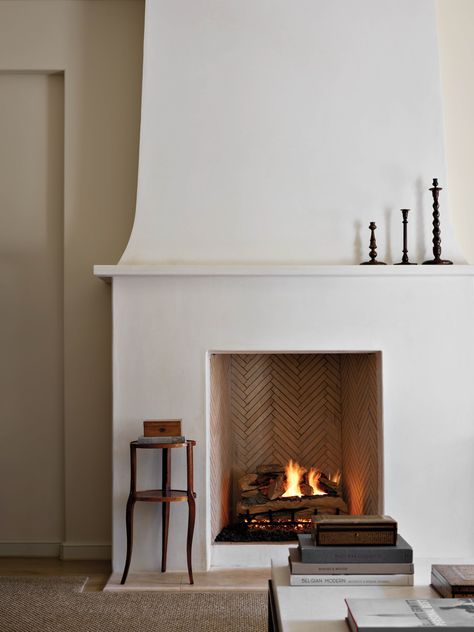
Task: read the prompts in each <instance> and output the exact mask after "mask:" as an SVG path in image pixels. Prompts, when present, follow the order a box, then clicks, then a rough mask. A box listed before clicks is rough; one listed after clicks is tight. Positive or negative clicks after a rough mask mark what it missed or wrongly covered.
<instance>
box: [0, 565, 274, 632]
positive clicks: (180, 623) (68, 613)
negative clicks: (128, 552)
mask: <svg viewBox="0 0 474 632" xmlns="http://www.w3.org/2000/svg"><path fill="white" fill-rule="evenodd" d="M85 581H86V578H85V577H46V578H45V577H41V578H39V577H0V629H1V631H2V632H190V631H196V632H201V631H202V632H241V631H242V632H243V631H246V632H265V630H266V629H267V628H266V621H267V602H266V595H265V594H264V593H258V592H248V593H245V592H213V593H197V592H190V593H166V592H161V593H160V592H143V593H104V592H81V591H82V588H83V586H84V584H85Z"/></svg>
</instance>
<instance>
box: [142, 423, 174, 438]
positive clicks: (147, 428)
mask: <svg viewBox="0 0 474 632" xmlns="http://www.w3.org/2000/svg"><path fill="white" fill-rule="evenodd" d="M143 434H144V435H145V437H179V436H180V435H181V419H168V420H157V421H152V420H147V421H144V422H143Z"/></svg>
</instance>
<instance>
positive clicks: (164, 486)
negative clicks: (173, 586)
mask: <svg viewBox="0 0 474 632" xmlns="http://www.w3.org/2000/svg"><path fill="white" fill-rule="evenodd" d="M195 445H196V442H195V441H193V440H192V439H189V440H188V441H185V442H184V443H160V438H159V437H157V438H156V443H138V442H137V441H132V442H131V443H130V494H129V496H128V500H127V510H126V524H127V558H126V561H125V569H124V571H123V575H122V580H121V581H120V583H121V584H125V581H126V579H127V575H128V570H129V568H130V561H131V559H132V548H133V510H134V508H135V502H136V501H137V500H138V501H141V502H147V503H162V520H163V525H162V555H161V572H162V573H164V572H165V571H166V553H167V549H168V529H169V522H170V503H175V502H184V501H186V502H187V503H188V536H187V543H186V554H187V562H188V575H189V583H190V584H194V580H193V568H192V561H191V551H192V545H193V533H194V521H195V518H196V502H195V500H194V499H195V498H196V494H195V492H194V478H193V447H194V446H195ZM175 448H186V472H187V485H186V487H187V488H186V489H171V450H173V449H175ZM137 450H163V455H162V456H163V461H162V462H163V466H162V480H161V489H147V490H142V491H137Z"/></svg>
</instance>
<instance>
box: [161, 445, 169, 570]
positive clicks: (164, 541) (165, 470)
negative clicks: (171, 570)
mask: <svg viewBox="0 0 474 632" xmlns="http://www.w3.org/2000/svg"><path fill="white" fill-rule="evenodd" d="M162 459H163V460H162V477H161V480H162V488H163V491H164V492H165V493H169V490H170V488H171V451H170V450H169V448H163V455H162ZM162 504H163V506H162V508H161V529H162V532H161V534H162V537H161V572H162V573H164V572H165V571H166V554H167V551H168V530H169V525H170V504H169V503H162Z"/></svg>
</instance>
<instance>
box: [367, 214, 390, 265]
mask: <svg viewBox="0 0 474 632" xmlns="http://www.w3.org/2000/svg"><path fill="white" fill-rule="evenodd" d="M376 228H377V226H376V224H375V222H370V224H369V230H370V252H369V257H370V261H363V262H362V263H361V264H360V265H361V266H385V265H387V264H386V263H384V262H383V261H376V259H377V241H376V239H375V229H376Z"/></svg>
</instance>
